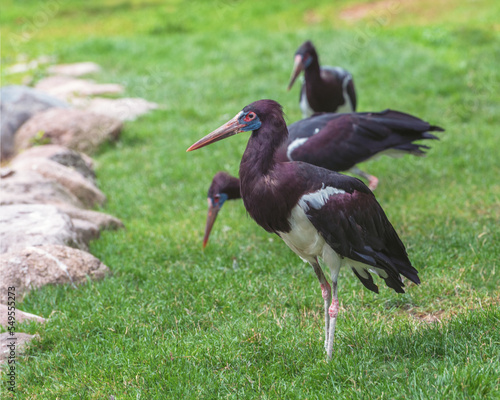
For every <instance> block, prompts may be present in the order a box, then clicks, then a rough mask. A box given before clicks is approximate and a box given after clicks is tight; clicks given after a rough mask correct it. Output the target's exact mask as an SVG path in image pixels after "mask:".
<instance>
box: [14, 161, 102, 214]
mask: <svg viewBox="0 0 500 400" xmlns="http://www.w3.org/2000/svg"><path fill="white" fill-rule="evenodd" d="M10 167H11V168H13V169H14V171H15V172H18V171H33V172H36V173H38V174H40V175H42V176H43V177H44V178H46V179H48V180H51V181H54V182H57V183H59V184H60V185H61V186H63V187H64V188H66V189H67V190H68V191H69V192H71V193H72V194H73V195H75V197H76V198H78V200H80V202H81V203H82V204H83V205H84V206H85V207H86V208H92V207H96V206H102V205H104V203H105V202H106V196H105V195H104V194H103V193H102V192H101V191H100V190H99V189H98V188H97V187H96V186H95V185H94V184H93V183H92V182H91V181H89V180H87V179H85V178H84V177H83V176H82V175H81V174H80V173H79V172H77V171H75V170H73V169H71V168H69V167H66V166H64V165H62V164H59V163H57V162H55V161H52V160H50V159H48V158H41V157H31V158H24V159H17V157H15V158H14V159H13V160H12V162H11V163H10Z"/></svg>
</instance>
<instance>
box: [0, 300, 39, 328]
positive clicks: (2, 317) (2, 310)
mask: <svg viewBox="0 0 500 400" xmlns="http://www.w3.org/2000/svg"><path fill="white" fill-rule="evenodd" d="M13 293H15V294H16V292H15V291H14V292H13ZM8 312H9V307H8V306H7V305H5V304H0V326H3V327H4V328H7V327H8V326H9V324H8V323H9V314H7V313H8ZM11 312H12V311H11ZM14 313H15V315H13V316H14V317H15V320H16V324H17V323H22V322H24V321H35V322H39V323H43V322H45V318H42V317H39V316H38V315H34V314H30V313H27V312H24V311H21V310H19V309H17V308H16V309H15V310H14Z"/></svg>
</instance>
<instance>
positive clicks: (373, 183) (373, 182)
mask: <svg viewBox="0 0 500 400" xmlns="http://www.w3.org/2000/svg"><path fill="white" fill-rule="evenodd" d="M349 172H351V173H353V174H356V175H358V176H360V177H362V178H365V179H366V180H367V181H368V187H369V188H370V190H375V189H376V188H377V186H378V178H377V177H376V176H373V175H370V174H367V173H366V172H365V171H361V170H360V169H359V168H358V167H352V168H351V169H350V170H349Z"/></svg>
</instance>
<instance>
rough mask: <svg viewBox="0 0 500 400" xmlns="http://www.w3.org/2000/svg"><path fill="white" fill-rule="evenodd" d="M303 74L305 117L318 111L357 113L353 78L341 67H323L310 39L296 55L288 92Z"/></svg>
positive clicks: (302, 92)
mask: <svg viewBox="0 0 500 400" xmlns="http://www.w3.org/2000/svg"><path fill="white" fill-rule="evenodd" d="M302 71H304V83H303V84H302V88H301V90H300V109H301V111H302V115H303V116H304V118H305V117H309V116H311V115H312V114H314V113H317V112H353V111H356V90H355V89H354V81H353V79H352V75H351V74H350V73H349V72H348V71H346V70H345V69H343V68H340V67H328V66H324V67H320V65H319V57H318V54H317V53H316V49H315V48H314V46H313V44H312V43H311V42H310V41H309V40H308V41H307V42H305V43H303V44H302V46H300V47H299V48H298V50H297V51H296V52H295V63H294V66H293V71H292V77H291V78H290V83H289V84H288V90H290V89H291V88H292V86H293V84H294V82H295V80H296V79H297V77H298V76H299V74H300V73H301V72H302Z"/></svg>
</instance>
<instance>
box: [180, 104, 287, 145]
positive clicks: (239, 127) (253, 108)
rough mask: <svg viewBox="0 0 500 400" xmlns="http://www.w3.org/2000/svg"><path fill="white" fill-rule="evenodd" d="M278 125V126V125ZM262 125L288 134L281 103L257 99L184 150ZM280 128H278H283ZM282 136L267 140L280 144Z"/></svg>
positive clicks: (252, 129)
mask: <svg viewBox="0 0 500 400" xmlns="http://www.w3.org/2000/svg"><path fill="white" fill-rule="evenodd" d="M278 125H279V126H278ZM262 126H266V127H273V128H278V131H281V132H284V133H285V136H284V137H286V136H288V130H287V129H286V124H285V121H284V119H283V110H282V108H281V105H280V104H279V103H277V102H276V101H274V100H258V101H255V102H253V103H251V104H249V105H248V106H246V107H245V108H244V109H243V110H241V111H240V112H239V113H238V114H236V115H235V116H234V117H233V118H231V119H230V120H229V121H228V122H226V123H225V124H224V125H222V126H221V127H219V128H217V129H216V130H215V131H213V132H212V133H209V134H208V135H207V136H205V137H204V138H202V139H200V140H198V141H197V142H196V143H195V144H193V145H191V146H190V147H189V148H188V149H187V150H186V151H193V150H197V149H199V148H201V147H205V146H207V145H209V144H211V143H214V142H217V141H219V140H222V139H225V138H228V137H230V136H233V135H236V134H237V133H240V132H256V131H259V130H260V128H261V127H262ZM283 127H284V130H283V129H280V128H283ZM284 137H280V138H277V137H269V138H268V139H269V141H270V142H271V141H275V140H276V141H277V143H278V144H280V143H281V142H282V141H283V139H284Z"/></svg>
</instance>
